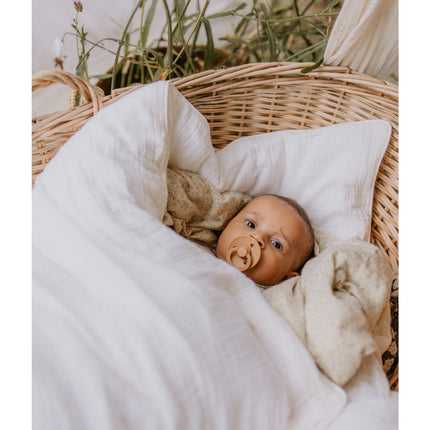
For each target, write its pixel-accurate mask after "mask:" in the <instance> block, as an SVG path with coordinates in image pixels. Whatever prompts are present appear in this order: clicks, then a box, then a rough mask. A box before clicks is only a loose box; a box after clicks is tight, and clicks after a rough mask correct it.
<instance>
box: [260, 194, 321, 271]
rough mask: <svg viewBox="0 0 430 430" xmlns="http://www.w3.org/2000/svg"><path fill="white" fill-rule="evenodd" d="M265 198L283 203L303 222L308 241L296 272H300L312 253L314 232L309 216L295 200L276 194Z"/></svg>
mask: <svg viewBox="0 0 430 430" xmlns="http://www.w3.org/2000/svg"><path fill="white" fill-rule="evenodd" d="M265 195H266V196H273V197H276V198H278V199H280V200H282V201H284V202H285V203H287V204H288V205H289V206H291V207H292V208H294V209H295V210H296V212H297V213H298V214H299V216H300V218H301V219H302V220H303V221H304V223H305V226H306V230H307V231H308V239H309V243H308V246H307V248H306V251H305V252H304V254H303V255H302V258H301V260H300V264H299V267H298V268H297V270H298V271H300V270H301V269H302V267H303V265H304V264H305V263H306V261H308V260H309V258H311V257H312V254H313V252H314V230H313V228H312V224H311V220H310V219H309V215H308V214H307V212H306V211H305V209H304V208H303V206H301V205H300V204H299V203H298V202H297V201H296V200H294V199H291V198H290V197H285V196H280V195H278V194H265Z"/></svg>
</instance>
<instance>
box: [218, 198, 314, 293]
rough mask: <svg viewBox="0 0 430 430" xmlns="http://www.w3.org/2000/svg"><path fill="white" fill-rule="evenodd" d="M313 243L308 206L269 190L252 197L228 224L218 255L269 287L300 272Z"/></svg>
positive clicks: (310, 252) (255, 280)
mask: <svg viewBox="0 0 430 430" xmlns="http://www.w3.org/2000/svg"><path fill="white" fill-rule="evenodd" d="M313 245H314V235H313V230H312V226H311V223H310V221H309V217H308V215H307V214H306V212H305V210H304V209H303V208H302V207H301V206H300V205H299V204H298V203H297V202H296V201H294V200H292V199H289V198H287V197H281V196H276V195H272V194H267V195H262V196H259V197H255V198H254V199H252V200H251V201H250V202H249V203H247V204H246V205H245V207H244V208H243V209H242V210H241V211H240V212H239V213H238V214H237V215H236V216H235V217H234V218H233V219H232V220H231V221H230V222H229V223H228V224H227V226H226V228H225V229H224V230H223V232H222V233H221V235H220V237H219V240H218V243H217V247H216V255H217V257H218V258H221V259H222V260H224V261H227V262H229V263H230V264H232V265H233V266H235V267H237V268H239V270H241V271H243V272H244V273H245V275H247V276H248V277H249V278H251V279H252V280H253V281H254V282H256V283H257V284H260V286H261V287H263V288H267V287H269V286H272V285H276V284H278V283H280V282H281V281H283V280H285V279H288V278H290V277H292V276H296V275H298V273H297V271H299V270H300V268H301V267H302V266H303V264H304V263H305V262H306V261H307V260H308V259H309V257H310V256H311V255H312V252H313Z"/></svg>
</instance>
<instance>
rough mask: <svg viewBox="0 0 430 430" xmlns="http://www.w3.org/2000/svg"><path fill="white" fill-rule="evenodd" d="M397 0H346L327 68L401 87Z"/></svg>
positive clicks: (327, 54)
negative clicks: (343, 68) (351, 71)
mask: <svg viewBox="0 0 430 430" xmlns="http://www.w3.org/2000/svg"><path fill="white" fill-rule="evenodd" d="M398 18H399V13H398V4H397V0H345V3H344V4H343V6H342V10H341V12H340V14H339V16H338V17H337V19H336V22H335V25H334V27H333V31H332V33H331V35H330V39H329V41H328V44H327V49H326V52H325V55H324V64H327V65H333V66H348V67H350V68H351V69H353V70H356V71H357V72H362V73H366V74H368V75H370V76H374V77H377V78H381V79H384V80H388V81H391V82H394V83H397V80H398V70H397V69H398V50H397V47H398V38H399V37H398Z"/></svg>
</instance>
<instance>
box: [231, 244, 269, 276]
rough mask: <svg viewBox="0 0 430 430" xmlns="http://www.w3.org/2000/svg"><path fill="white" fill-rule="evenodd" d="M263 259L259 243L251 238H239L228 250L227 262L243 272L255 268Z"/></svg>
mask: <svg viewBox="0 0 430 430" xmlns="http://www.w3.org/2000/svg"><path fill="white" fill-rule="evenodd" d="M260 257H261V249H260V245H259V243H258V242H257V241H256V240H255V239H254V238H253V237H251V236H238V237H236V239H233V240H232V241H231V243H230V245H229V247H228V250H227V262H228V263H230V264H231V265H232V266H234V267H237V268H238V269H239V270H240V271H241V272H244V271H245V270H248V269H251V268H252V267H254V266H255V265H256V264H257V263H258V260H259V259H260Z"/></svg>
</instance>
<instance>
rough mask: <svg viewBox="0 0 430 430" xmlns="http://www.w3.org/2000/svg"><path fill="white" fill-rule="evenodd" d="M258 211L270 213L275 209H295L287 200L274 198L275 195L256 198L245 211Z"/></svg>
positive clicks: (247, 205)
mask: <svg viewBox="0 0 430 430" xmlns="http://www.w3.org/2000/svg"><path fill="white" fill-rule="evenodd" d="M251 208H252V209H258V210H261V211H262V212H268V211H271V210H273V209H274V208H276V209H278V208H287V210H291V209H293V210H294V208H293V207H292V206H291V205H290V204H289V203H288V202H286V201H285V200H283V199H281V198H279V197H277V196H273V195H263V196H258V197H254V198H253V199H252V200H251V201H249V202H248V203H247V204H246V206H245V207H244V208H243V209H251Z"/></svg>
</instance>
